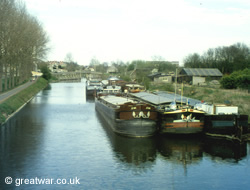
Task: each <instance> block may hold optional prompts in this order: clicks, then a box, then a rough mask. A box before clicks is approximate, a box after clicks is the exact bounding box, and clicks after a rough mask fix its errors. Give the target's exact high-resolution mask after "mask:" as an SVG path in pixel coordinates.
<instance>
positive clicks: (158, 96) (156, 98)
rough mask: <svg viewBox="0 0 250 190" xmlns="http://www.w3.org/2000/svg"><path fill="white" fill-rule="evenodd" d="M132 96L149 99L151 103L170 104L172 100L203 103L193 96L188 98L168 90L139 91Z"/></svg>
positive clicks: (190, 103)
mask: <svg viewBox="0 0 250 190" xmlns="http://www.w3.org/2000/svg"><path fill="white" fill-rule="evenodd" d="M132 96H134V97H136V98H139V99H142V100H143V101H147V102H149V103H152V104H154V105H161V104H169V103H171V102H174V101H176V102H179V103H181V102H182V103H186V102H189V105H191V106H194V105H195V104H197V103H201V101H200V100H195V99H192V98H188V97H185V96H182V97H181V96H180V95H178V94H176V95H175V94H174V93H168V92H163V91H159V92H156V93H148V92H139V93H134V94H132Z"/></svg>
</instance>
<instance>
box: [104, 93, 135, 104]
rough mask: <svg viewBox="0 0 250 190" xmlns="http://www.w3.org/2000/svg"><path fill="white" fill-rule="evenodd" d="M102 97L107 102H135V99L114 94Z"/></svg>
mask: <svg viewBox="0 0 250 190" xmlns="http://www.w3.org/2000/svg"><path fill="white" fill-rule="evenodd" d="M102 99H103V100H105V101H106V102H109V103H110V104H113V105H122V104H125V103H129V102H133V100H131V99H128V98H124V97H119V96H112V95H108V96H103V97H102Z"/></svg>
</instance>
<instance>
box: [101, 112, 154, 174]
mask: <svg viewBox="0 0 250 190" xmlns="http://www.w3.org/2000/svg"><path fill="white" fill-rule="evenodd" d="M96 116H97V118H98V120H99V122H100V123H101V125H102V127H103V130H104V131H105V132H106V135H107V138H108V139H109V141H110V143H111V146H112V149H113V152H114V155H115V157H116V158H118V160H119V162H120V163H121V164H123V165H124V166H125V167H126V168H127V169H132V170H134V171H135V172H137V173H141V172H146V170H147V169H148V168H152V166H153V165H154V162H155V159H156V153H157V146H156V139H155V138H129V137H124V136H120V135H117V134H115V133H114V132H113V131H112V130H111V129H110V126H108V124H107V123H106V122H105V120H103V119H102V118H101V116H100V115H99V113H98V112H96Z"/></svg>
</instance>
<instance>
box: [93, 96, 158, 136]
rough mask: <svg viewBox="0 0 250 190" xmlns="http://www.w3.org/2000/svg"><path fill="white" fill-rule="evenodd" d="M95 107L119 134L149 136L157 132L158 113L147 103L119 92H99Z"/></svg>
mask: <svg viewBox="0 0 250 190" xmlns="http://www.w3.org/2000/svg"><path fill="white" fill-rule="evenodd" d="M95 108H96V110H97V111H98V112H99V114H100V115H101V116H102V117H103V119H104V120H105V121H106V123H108V125H109V126H110V127H111V129H112V130H113V131H114V132H115V133H118V134H120V135H124V136H130V137H149V136H152V135H154V134H155V133H156V132H157V118H158V113H157V111H156V109H155V108H154V106H151V105H149V104H146V103H143V102H139V101H136V100H134V99H132V98H128V97H123V96H122V95H120V94H116V95H111V94H102V93H99V94H98V96H97V97H96V100H95Z"/></svg>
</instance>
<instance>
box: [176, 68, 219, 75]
mask: <svg viewBox="0 0 250 190" xmlns="http://www.w3.org/2000/svg"><path fill="white" fill-rule="evenodd" d="M183 71H184V72H185V73H186V74H187V75H188V76H211V77H212V76H218V77H221V76H222V73H221V72H220V71H219V69H200V68H198V69H196V68H183V69H182V71H181V73H182V74H183Z"/></svg>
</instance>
